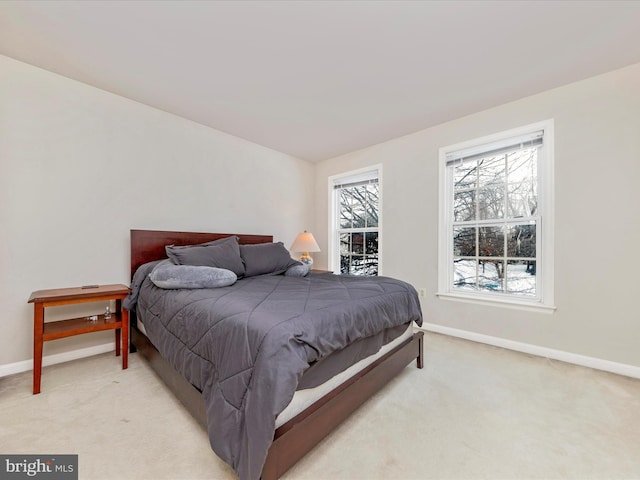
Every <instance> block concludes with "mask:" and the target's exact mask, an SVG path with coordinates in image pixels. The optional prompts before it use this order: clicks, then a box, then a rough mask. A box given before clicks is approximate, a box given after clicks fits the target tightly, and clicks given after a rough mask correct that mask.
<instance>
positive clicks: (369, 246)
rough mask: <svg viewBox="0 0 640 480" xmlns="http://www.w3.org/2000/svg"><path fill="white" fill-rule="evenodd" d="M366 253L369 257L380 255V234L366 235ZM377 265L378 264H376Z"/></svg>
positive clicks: (368, 233)
mask: <svg viewBox="0 0 640 480" xmlns="http://www.w3.org/2000/svg"><path fill="white" fill-rule="evenodd" d="M365 253H366V254H367V255H374V256H376V258H377V255H378V232H367V233H365ZM376 263H377V262H376Z"/></svg>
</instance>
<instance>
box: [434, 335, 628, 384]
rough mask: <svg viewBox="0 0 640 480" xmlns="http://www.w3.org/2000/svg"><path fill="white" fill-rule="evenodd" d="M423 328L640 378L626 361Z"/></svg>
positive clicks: (482, 336) (497, 338) (489, 337)
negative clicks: (618, 361)
mask: <svg viewBox="0 0 640 480" xmlns="http://www.w3.org/2000/svg"><path fill="white" fill-rule="evenodd" d="M422 329H423V330H427V331H430V332H436V333H442V334H444V335H449V336H452V337H459V338H464V339H465V340H471V341H473V342H479V343H486V344H488V345H493V346H495V347H502V348H506V349H509V350H515V351H517V352H524V353H529V354H531V355H536V356H538V357H545V358H552V359H554V360H560V361H562V362H567V363H573V364H574V365H581V366H583V367H589V368H594V369H596V370H604V371H605V372H611V373H617V374H618V375H625V376H627V377H633V378H640V367H635V366H633V365H628V364H626V363H617V362H612V361H610V360H603V359H601V358H594V357H587V356H585V355H578V354H576V353H570V352H565V351H563V350H554V349H553V348H546V347H540V346H538V345H531V344H529V343H522V342H515V341H513V340H507V339H505V338H499V337H492V336H490V335H483V334H481V333H474V332H469V331H466V330H459V329H457V328H450V327H443V326H441V325H435V324H433V323H424V324H423V325H422Z"/></svg>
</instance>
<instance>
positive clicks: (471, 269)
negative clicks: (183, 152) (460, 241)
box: [453, 260, 477, 290]
mask: <svg viewBox="0 0 640 480" xmlns="http://www.w3.org/2000/svg"><path fill="white" fill-rule="evenodd" d="M476 275H477V262H476V260H454V262H453V286H454V287H455V288H462V289H465V290H475V289H476Z"/></svg>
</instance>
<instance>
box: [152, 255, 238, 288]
mask: <svg viewBox="0 0 640 480" xmlns="http://www.w3.org/2000/svg"><path fill="white" fill-rule="evenodd" d="M149 278H150V279H151V281H152V282H153V283H154V284H155V285H156V286H157V287H159V288H164V289H167V290H175V289H180V288H192V289H193V288H218V287H226V286H228V285H233V284H234V283H235V282H236V280H237V279H238V277H237V275H236V274H235V273H233V272H232V271H231V270H226V269H224V268H217V267H204V266H196V265H174V264H173V263H171V262H170V261H169V260H166V261H164V262H160V263H159V264H158V265H156V266H155V267H154V269H153V270H152V271H151V273H150V274H149Z"/></svg>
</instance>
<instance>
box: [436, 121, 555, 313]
mask: <svg viewBox="0 0 640 480" xmlns="http://www.w3.org/2000/svg"><path fill="white" fill-rule="evenodd" d="M553 126H554V124H553V120H552V119H551V120H545V121H542V122H538V123H534V124H531V125H526V126H523V127H519V128H515V129H512V130H508V131H504V132H500V133H496V134H494V135H488V136H485V137H481V138H476V139H474V140H469V141H466V142H461V143H457V144H455V145H449V146H447V147H442V148H440V151H439V199H440V202H439V203H440V209H439V210H440V212H439V225H438V227H439V228H438V232H439V234H438V294H437V295H438V297H439V298H442V299H447V300H459V301H465V302H472V303H479V304H485V305H494V306H505V307H515V308H521V309H528V310H535V311H543V312H552V311H553V310H555V305H554V284H553V282H554V235H553V229H554V204H555V203H554V179H553V177H554V147H553V145H554V132H553V130H554V129H553ZM540 130H542V131H543V145H542V147H541V149H542V151H541V155H540V161H538V177H537V182H538V185H537V188H538V199H537V201H538V212H539V220H538V222H539V224H537V227H536V236H537V237H538V241H537V250H536V256H537V258H538V262H537V266H536V291H537V293H538V295H537V297H536V298H527V297H524V296H518V295H510V294H505V293H491V292H484V291H478V292H473V291H465V290H461V289H454V288H453V276H452V275H453V234H452V229H453V178H452V168H451V167H448V166H447V155H451V154H452V153H453V152H456V151H460V150H467V151H473V150H471V149H476V148H477V149H478V151H482V150H483V149H484V148H487V147H488V146H489V145H490V144H496V143H499V142H501V141H504V140H507V139H509V138H513V137H518V136H526V135H528V134H531V133H533V132H537V131H540ZM487 149H488V148H487Z"/></svg>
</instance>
